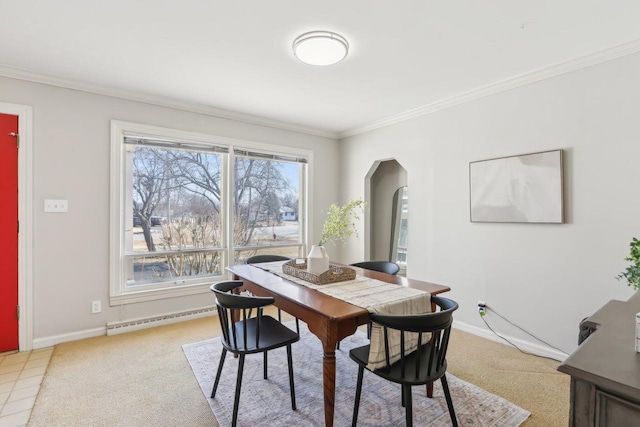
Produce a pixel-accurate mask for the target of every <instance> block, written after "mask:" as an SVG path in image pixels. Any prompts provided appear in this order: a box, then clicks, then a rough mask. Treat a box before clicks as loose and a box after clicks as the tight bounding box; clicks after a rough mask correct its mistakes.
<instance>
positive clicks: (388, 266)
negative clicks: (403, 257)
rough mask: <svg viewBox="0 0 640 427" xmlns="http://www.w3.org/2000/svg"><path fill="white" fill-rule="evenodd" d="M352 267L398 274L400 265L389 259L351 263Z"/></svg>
mask: <svg viewBox="0 0 640 427" xmlns="http://www.w3.org/2000/svg"><path fill="white" fill-rule="evenodd" d="M351 265H352V266H354V267H360V268H364V269H365V270H375V271H380V272H382V273H387V274H393V275H396V274H398V271H400V266H399V265H398V264H396V263H395V262H391V261H363V262H356V263H354V264H351Z"/></svg>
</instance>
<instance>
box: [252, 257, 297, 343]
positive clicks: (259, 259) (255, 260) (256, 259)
mask: <svg viewBox="0 0 640 427" xmlns="http://www.w3.org/2000/svg"><path fill="white" fill-rule="evenodd" d="M291 259H292V258H289V257H287V256H284V255H270V254H264V255H254V256H251V257H249V258H247V259H245V260H244V263H245V264H259V263H261V262H276V261H291ZM278 320H279V321H280V322H282V310H280V307H278ZM296 331H298V333H300V323H299V321H298V318H297V317H296Z"/></svg>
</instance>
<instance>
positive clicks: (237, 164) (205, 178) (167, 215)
mask: <svg viewBox="0 0 640 427" xmlns="http://www.w3.org/2000/svg"><path fill="white" fill-rule="evenodd" d="M131 151H132V156H131V157H132V178H131V185H132V189H133V192H132V194H133V215H134V231H133V235H132V239H131V240H132V242H133V243H132V245H133V248H132V251H133V252H134V253H140V256H139V257H136V258H134V260H133V262H134V264H133V272H134V278H133V282H134V284H144V283H147V282H149V281H165V280H175V279H176V278H180V277H185V276H200V275H216V274H218V275H219V274H221V271H222V265H221V264H222V257H221V255H222V250H223V249H222V248H223V246H224V245H223V233H222V216H221V200H222V188H221V183H222V176H221V175H222V167H221V165H222V161H223V159H224V157H223V155H222V154H219V153H214V152H201V151H196V150H185V149H179V148H176V149H167V148H159V147H153V146H150V145H144V146H135V147H134V148H133V149H132V150H131ZM233 167H234V174H233V176H234V179H235V181H234V186H233V194H232V195H231V197H230V200H231V203H232V204H233V215H234V217H233V220H232V223H233V245H234V246H235V247H237V248H239V249H238V250H237V251H236V257H239V256H240V253H242V255H243V256H244V257H246V256H249V255H252V254H253V253H256V252H257V249H255V247H256V246H270V245H271V246H273V245H280V246H283V247H284V246H286V245H289V247H291V248H292V249H294V250H295V253H297V251H298V247H299V246H300V230H299V226H298V224H297V222H295V223H294V222H293V220H292V218H294V217H295V219H297V216H292V215H289V217H288V219H287V220H288V222H287V223H286V224H283V208H284V207H287V208H288V210H287V212H291V211H295V212H297V210H298V198H299V197H298V188H299V182H298V176H299V167H300V166H299V165H297V164H295V163H287V162H279V161H275V160H262V159H254V158H249V157H240V156H239V157H235V159H234V162H233ZM136 219H137V221H136ZM137 226H139V227H140V228H141V231H142V233H141V235H140V234H139V233H138V232H136V228H135V227H137ZM141 237H142V238H141ZM291 245H294V246H291ZM243 247H252V248H254V249H242V248H243ZM278 250H287V249H286V247H285V248H284V249H278ZM288 251H289V252H291V249H288ZM155 253H157V255H155Z"/></svg>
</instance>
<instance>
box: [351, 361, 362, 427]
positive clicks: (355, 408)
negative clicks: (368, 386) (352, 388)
mask: <svg viewBox="0 0 640 427" xmlns="http://www.w3.org/2000/svg"><path fill="white" fill-rule="evenodd" d="M363 375H364V366H362V365H360V366H359V367H358V383H357V385H356V401H355V402H354V404H353V420H352V421H351V427H356V424H358V410H359V409H360V394H361V392H362V377H363Z"/></svg>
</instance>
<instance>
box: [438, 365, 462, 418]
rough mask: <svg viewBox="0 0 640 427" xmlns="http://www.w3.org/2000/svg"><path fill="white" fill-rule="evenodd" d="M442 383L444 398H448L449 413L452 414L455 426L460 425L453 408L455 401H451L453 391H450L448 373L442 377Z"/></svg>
mask: <svg viewBox="0 0 640 427" xmlns="http://www.w3.org/2000/svg"><path fill="white" fill-rule="evenodd" d="M440 382H441V383H442V389H443V390H444V398H445V399H446V400H447V408H449V415H450V416H451V423H452V424H453V427H458V421H457V419H456V412H455V411H454V410H453V402H452V401H451V393H449V385H448V384H447V378H446V374H445V375H443V376H442V378H440Z"/></svg>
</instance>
